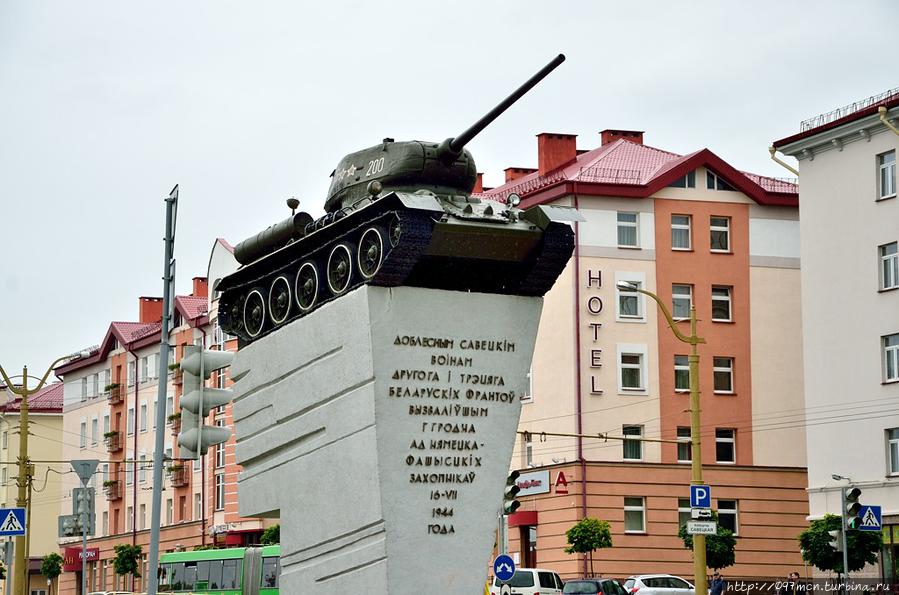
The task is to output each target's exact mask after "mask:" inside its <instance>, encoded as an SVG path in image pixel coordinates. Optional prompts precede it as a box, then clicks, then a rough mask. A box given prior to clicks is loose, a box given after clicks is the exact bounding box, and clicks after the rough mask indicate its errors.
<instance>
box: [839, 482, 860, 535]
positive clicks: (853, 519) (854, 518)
mask: <svg viewBox="0 0 899 595" xmlns="http://www.w3.org/2000/svg"><path fill="white" fill-rule="evenodd" d="M843 494H844V496H843V499H844V501H845V502H846V511H845V515H846V527H847V528H849V529H858V528H859V527H860V526H861V524H862V519H861V517H860V516H859V514H858V513H859V512H860V511H861V509H862V503H861V502H859V501H858V498H859V496H861V495H862V491H861V490H860V489H858V488H843Z"/></svg>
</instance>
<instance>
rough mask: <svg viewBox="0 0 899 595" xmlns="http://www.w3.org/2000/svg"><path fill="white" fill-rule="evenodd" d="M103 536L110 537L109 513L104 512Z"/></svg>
mask: <svg viewBox="0 0 899 595" xmlns="http://www.w3.org/2000/svg"><path fill="white" fill-rule="evenodd" d="M102 528H103V536H104V537H105V536H106V535H109V511H108V510H104V511H103V527H102Z"/></svg>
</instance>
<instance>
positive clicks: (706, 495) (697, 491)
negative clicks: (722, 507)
mask: <svg viewBox="0 0 899 595" xmlns="http://www.w3.org/2000/svg"><path fill="white" fill-rule="evenodd" d="M711 507H712V488H710V487H709V486H690V508H711Z"/></svg>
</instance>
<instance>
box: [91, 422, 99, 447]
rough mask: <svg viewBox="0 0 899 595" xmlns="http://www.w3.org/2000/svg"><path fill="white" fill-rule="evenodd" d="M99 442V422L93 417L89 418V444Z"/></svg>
mask: <svg viewBox="0 0 899 595" xmlns="http://www.w3.org/2000/svg"><path fill="white" fill-rule="evenodd" d="M98 442H100V422H99V420H98V419H97V418H96V417H94V418H91V444H97V443H98Z"/></svg>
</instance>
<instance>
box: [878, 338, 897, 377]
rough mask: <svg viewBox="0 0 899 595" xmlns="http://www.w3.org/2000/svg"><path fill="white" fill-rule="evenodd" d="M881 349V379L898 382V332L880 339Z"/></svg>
mask: <svg viewBox="0 0 899 595" xmlns="http://www.w3.org/2000/svg"><path fill="white" fill-rule="evenodd" d="M880 345H881V349H882V351H883V381H884V382H899V333H897V334H893V335H885V336H883V337H881V339H880Z"/></svg>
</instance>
